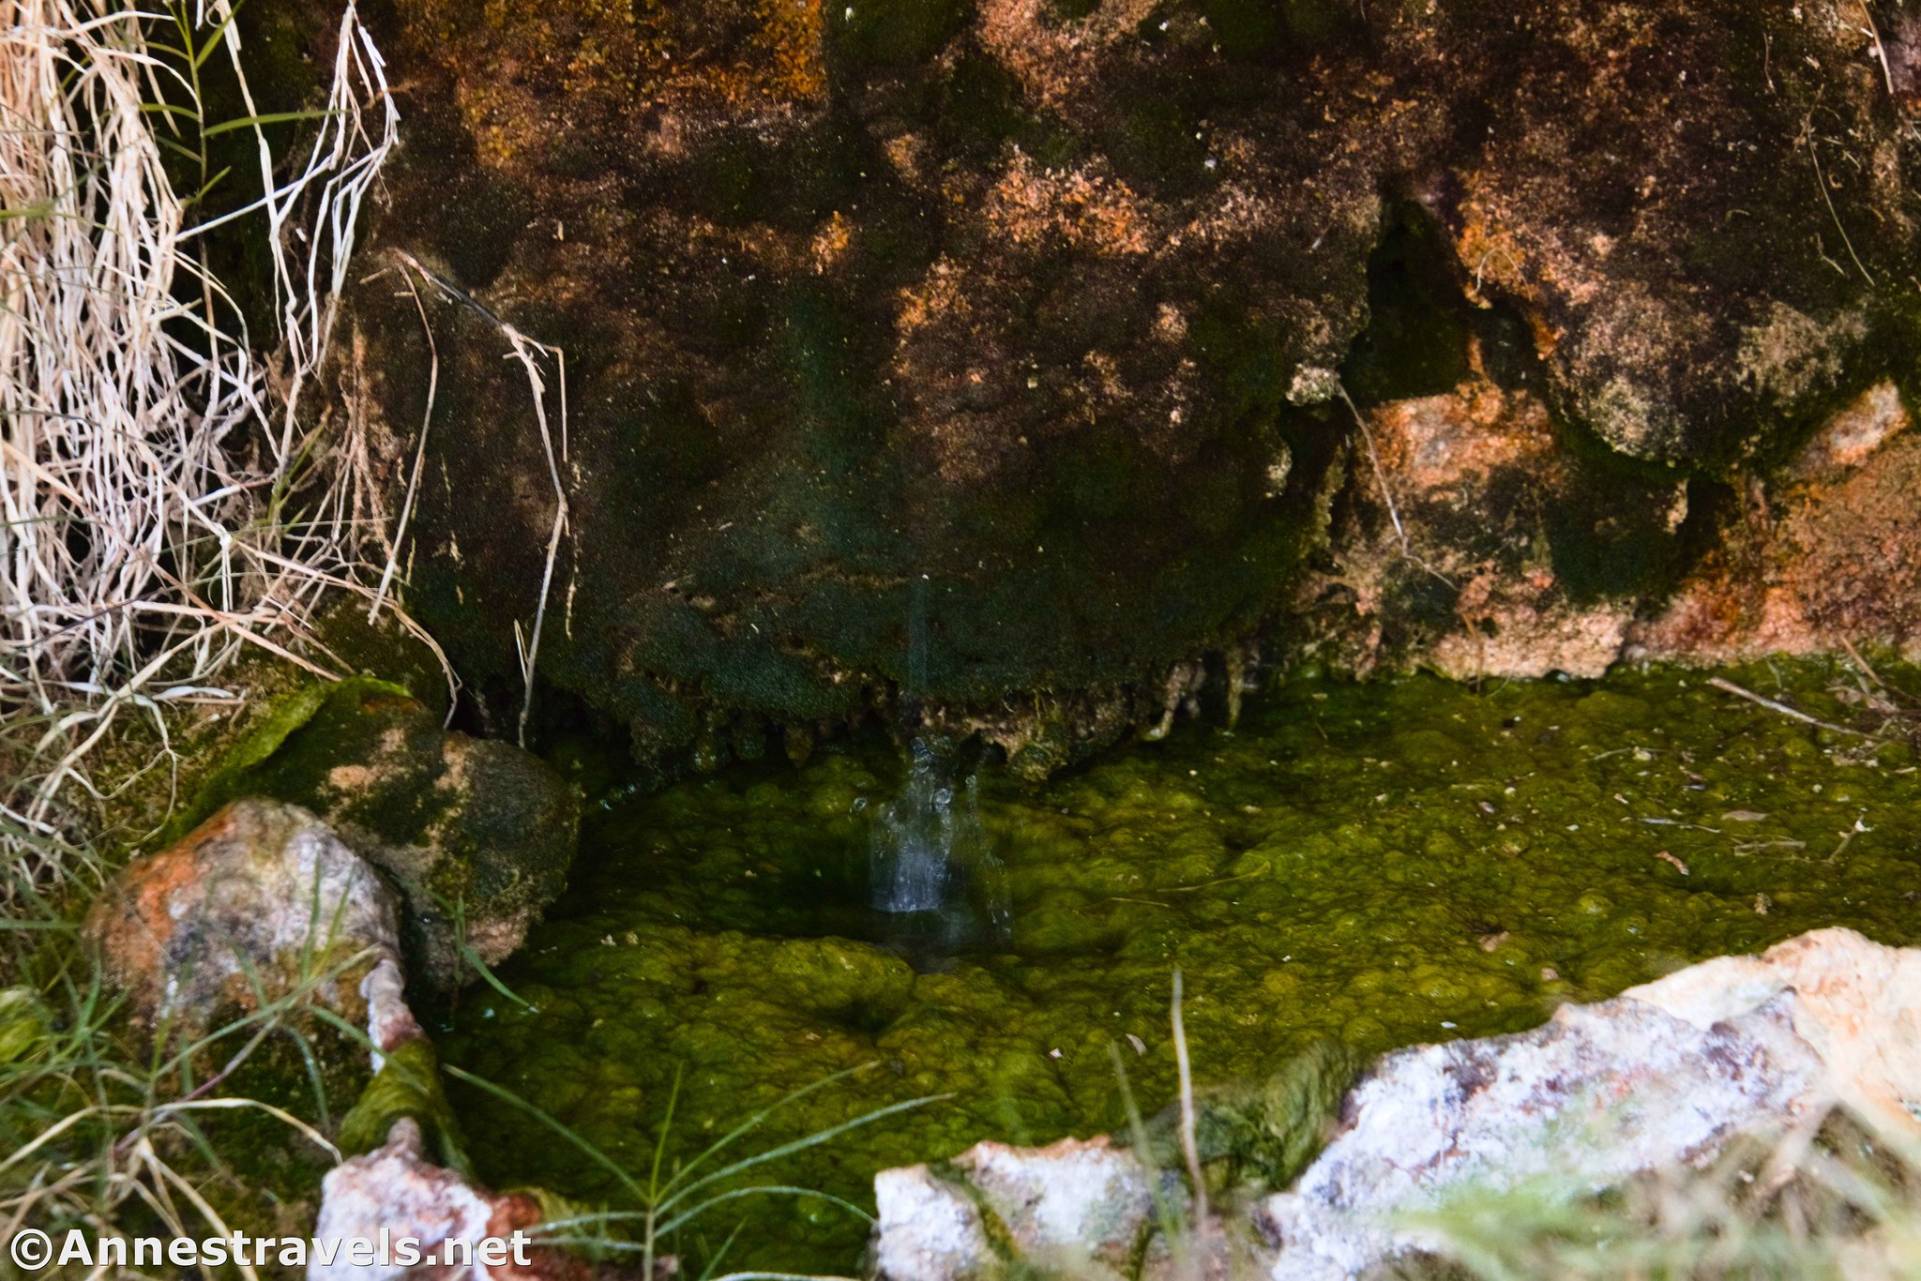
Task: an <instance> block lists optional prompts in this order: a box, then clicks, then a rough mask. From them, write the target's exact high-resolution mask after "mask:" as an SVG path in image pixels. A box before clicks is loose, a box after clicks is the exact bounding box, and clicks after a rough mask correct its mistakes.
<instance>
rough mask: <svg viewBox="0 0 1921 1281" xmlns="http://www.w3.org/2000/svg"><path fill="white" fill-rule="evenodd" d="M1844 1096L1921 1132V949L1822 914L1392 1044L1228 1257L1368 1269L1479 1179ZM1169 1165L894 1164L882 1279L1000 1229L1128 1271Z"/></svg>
mask: <svg viewBox="0 0 1921 1281" xmlns="http://www.w3.org/2000/svg"><path fill="white" fill-rule="evenodd" d="M1837 1103H1838V1104H1842V1105H1845V1106H1847V1107H1850V1108H1852V1109H1854V1110H1855V1111H1856V1112H1858V1113H1860V1114H1862V1115H1863V1116H1865V1117H1867V1118H1870V1119H1872V1120H1878V1121H1880V1122H1881V1123H1883V1124H1886V1125H1889V1126H1892V1127H1896V1128H1897V1129H1900V1130H1905V1131H1906V1132H1908V1133H1911V1134H1921V1124H1917V1122H1916V1120H1915V1113H1914V1110H1913V1109H1914V1105H1916V1104H1917V1103H1921V949H1901V948H1889V947H1882V946H1880V945H1879V944H1876V943H1874V942H1871V941H1870V940H1868V939H1866V938H1863V937H1862V936H1861V935H1859V934H1856V933H1854V932H1853V931H1851V930H1841V929H1834V930H1817V931H1814V932H1812V933H1809V934H1804V935H1802V936H1800V937H1799V938H1795V939H1791V940H1789V941H1788V942H1785V943H1782V944H1780V945H1778V946H1776V947H1774V948H1771V949H1770V950H1769V951H1767V952H1766V953H1764V954H1763V955H1761V956H1743V957H1723V958H1720V959H1718V960H1713V961H1707V962H1704V963H1702V964H1700V965H1696V966H1692V967H1690V968H1688V969H1685V970H1681V971H1679V972H1677V973H1675V974H1671V975H1669V976H1668V977H1666V978H1664V979H1661V980H1659V981H1658V982H1654V983H1649V984H1645V985H1643V986H1641V987H1637V988H1633V989H1631V990H1629V991H1627V992H1624V993H1623V994H1622V995H1620V996H1619V997H1616V998H1615V999H1613V1000H1611V1001H1603V1002H1600V1003H1598V1004H1595V1005H1590V1006H1565V1007H1563V1008H1562V1009H1560V1010H1559V1011H1557V1012H1556V1013H1555V1015H1554V1017H1553V1018H1551V1019H1549V1020H1548V1021H1547V1022H1546V1023H1545V1024H1544V1025H1542V1026H1541V1027H1539V1028H1536V1029H1534V1030H1532V1031H1529V1032H1523V1033H1518V1034H1516V1035H1513V1036H1502V1037H1490V1038H1487V1039H1484V1040H1479V1041H1455V1042H1451V1043H1449V1044H1446V1045H1426V1046H1417V1047H1414V1048H1412V1049H1408V1050H1403V1051H1400V1052H1398V1053H1394V1054H1390V1055H1388V1056H1386V1057H1385V1058H1383V1059H1381V1060H1380V1061H1379V1062H1378V1063H1377V1064H1376V1065H1375V1067H1374V1069H1373V1070H1372V1071H1371V1072H1370V1073H1369V1074H1368V1075H1367V1076H1366V1077H1365V1078H1363V1079H1362V1081H1361V1082H1360V1083H1359V1084H1358V1085H1356V1086H1355V1088H1354V1089H1353V1090H1351V1091H1350V1092H1349V1094H1348V1096H1347V1098H1346V1100H1345V1101H1344V1105H1343V1108H1342V1117H1343V1122H1342V1128H1341V1130H1340V1131H1339V1132H1338V1133H1337V1134H1336V1135H1335V1136H1334V1137H1333V1138H1332V1140H1331V1141H1330V1142H1329V1144H1328V1146H1327V1148H1326V1149H1325V1150H1324V1151H1323V1152H1322V1153H1321V1155H1320V1157H1319V1158H1318V1159H1316V1160H1315V1162H1314V1163H1313V1164H1312V1165H1311V1166H1310V1167H1309V1168H1308V1169H1307V1171H1306V1172H1305V1173H1304V1174H1303V1175H1302V1176H1301V1177H1300V1179H1299V1180H1298V1181H1297V1182H1296V1183H1295V1185H1294V1187H1293V1188H1292V1189H1290V1190H1289V1191H1287V1192H1283V1193H1280V1194H1277V1195H1274V1196H1269V1197H1267V1198H1265V1199H1263V1200H1261V1201H1260V1202H1258V1203H1257V1204H1254V1205H1252V1206H1250V1207H1244V1208H1240V1209H1235V1208H1233V1207H1232V1206H1231V1205H1230V1207H1229V1209H1228V1211H1227V1213H1228V1214H1229V1215H1230V1216H1232V1218H1231V1221H1228V1222H1225V1223H1223V1224H1220V1225H1217V1226H1218V1227H1219V1228H1221V1229H1222V1231H1220V1232H1218V1233H1211V1234H1210V1235H1211V1237H1212V1239H1213V1240H1214V1241H1215V1242H1216V1243H1217V1244H1220V1245H1221V1250H1219V1251H1216V1252H1214V1253H1217V1254H1219V1255H1220V1260H1219V1261H1225V1260H1226V1256H1227V1254H1228V1253H1232V1254H1233V1255H1234V1256H1235V1268H1227V1269H1225V1270H1224V1266H1225V1265H1224V1263H1223V1267H1215V1266H1213V1264H1212V1263H1210V1264H1209V1265H1208V1273H1209V1275H1215V1274H1217V1273H1218V1274H1220V1275H1226V1274H1227V1272H1229V1271H1233V1272H1234V1273H1235V1274H1236V1275H1239V1274H1240V1270H1239V1260H1240V1259H1241V1257H1242V1250H1243V1245H1244V1244H1245V1243H1247V1242H1248V1240H1249V1238H1250V1237H1253V1238H1258V1241H1259V1242H1261V1243H1264V1244H1261V1245H1259V1246H1258V1247H1257V1248H1256V1250H1255V1253H1254V1258H1253V1262H1254V1265H1255V1266H1254V1270H1255V1271H1256V1272H1259V1271H1265V1272H1266V1273H1267V1274H1268V1275H1269V1276H1270V1277H1271V1278H1272V1279H1273V1281H1336V1279H1337V1278H1347V1277H1354V1276H1358V1275H1360V1274H1362V1273H1363V1272H1365V1271H1366V1270H1367V1269H1369V1268H1371V1267H1373V1266H1375V1265H1377V1264H1380V1263H1383V1262H1386V1261H1388V1260H1391V1259H1393V1258H1395V1257H1396V1256H1399V1255H1403V1254H1406V1253H1409V1252H1411V1251H1414V1250H1418V1249H1420V1248H1422V1247H1424V1246H1431V1245H1433V1244H1435V1242H1433V1241H1431V1240H1429V1239H1427V1238H1424V1237H1423V1236H1422V1235H1421V1232H1420V1231H1419V1229H1418V1228H1416V1227H1415V1226H1413V1225H1411V1224H1409V1223H1408V1222H1407V1221H1406V1220H1405V1219H1404V1217H1403V1216H1406V1215H1408V1214H1410V1213H1414V1214H1418V1213H1419V1212H1420V1211H1422V1210H1426V1209H1431V1208H1433V1207H1434V1206H1436V1205H1437V1204H1439V1203H1441V1202H1442V1201H1444V1200H1445V1199H1447V1198H1448V1197H1449V1196H1451V1195H1453V1194H1456V1193H1460V1192H1463V1191H1466V1190H1468V1189H1469V1188H1473V1189H1476V1190H1480V1191H1495V1190H1500V1189H1503V1188H1511V1187H1514V1186H1517V1185H1519V1184H1521V1183H1524V1182H1527V1181H1530V1180H1534V1179H1552V1180H1555V1181H1557V1182H1559V1183H1561V1184H1563V1185H1565V1186H1568V1187H1570V1188H1580V1187H1585V1188H1591V1189H1600V1188H1603V1187H1606V1186H1609V1185H1612V1184H1618V1183H1620V1182H1622V1181H1624V1180H1626V1179H1628V1178H1630V1177H1631V1176H1634V1175H1636V1174H1640V1173H1644V1172H1649V1171H1654V1170H1659V1169H1665V1168H1673V1167H1675V1166H1677V1165H1684V1164H1697V1165H1698V1164H1703V1163H1705V1162H1707V1161H1708V1160H1710V1159H1712V1158H1713V1157H1714V1156H1715V1155H1717V1154H1718V1153H1719V1152H1720V1151H1721V1150H1722V1149H1723V1148H1724V1146H1725V1145H1726V1144H1727V1143H1728V1142H1729V1141H1730V1140H1732V1139H1734V1138H1735V1137H1737V1136H1741V1135H1754V1134H1760V1135H1765V1134H1768V1133H1771V1132H1774V1131H1777V1130H1779V1129H1780V1128H1781V1127H1783V1126H1785V1125H1788V1124H1790V1123H1792V1122H1794V1121H1796V1120H1799V1119H1813V1118H1816V1117H1818V1116H1819V1115H1821V1114H1822V1113H1823V1112H1824V1110H1825V1109H1827V1108H1828V1107H1830V1106H1833V1105H1835V1104H1837ZM1171 1177H1172V1176H1168V1175H1164V1174H1162V1175H1156V1174H1154V1173H1151V1172H1149V1171H1147V1170H1145V1169H1144V1168H1143V1167H1142V1166H1141V1165H1140V1164H1139V1163H1138V1162H1137V1161H1136V1160H1135V1158H1134V1157H1133V1155H1132V1154H1131V1153H1128V1152H1125V1151H1119V1150H1115V1149H1111V1148H1109V1147H1108V1146H1107V1144H1106V1142H1105V1141H1104V1140H1096V1141H1094V1142H1092V1143H1082V1142H1078V1141H1074V1140H1063V1141H1062V1142H1060V1143H1056V1144H1054V1145H1052V1146H1050V1147H1047V1148H1040V1149H1020V1148H1010V1147H1007V1146H1005V1145H1002V1144H997V1143H983V1144H980V1145H977V1146H976V1147H974V1148H973V1149H971V1150H970V1151H968V1152H966V1153H964V1154H963V1155H961V1156H960V1157H958V1158H956V1159H955V1160H954V1161H953V1162H952V1163H951V1168H950V1169H948V1170H946V1171H944V1172H943V1174H936V1173H935V1172H933V1171H930V1170H929V1169H928V1167H926V1166H914V1167H911V1168H909V1169H904V1170H889V1171H886V1172H884V1173H882V1174H881V1175H879V1176H878V1177H877V1178H876V1179H875V1194H876V1197H877V1199H878V1201H879V1205H880V1218H879V1223H878V1225H877V1228H876V1233H877V1235H876V1239H875V1249H876V1258H877V1263H878V1266H879V1273H880V1276H881V1277H882V1278H884V1279H885V1281H979V1279H981V1278H989V1277H995V1276H998V1275H1001V1274H1002V1273H1003V1272H1004V1271H1005V1270H1006V1261H1004V1260H1002V1259H1000V1258H999V1257H998V1256H997V1255H996V1253H995V1252H994V1249H993V1246H992V1244H991V1242H992V1241H993V1240H1000V1241H1002V1243H1003V1244H1006V1245H1011V1246H1012V1247H1013V1249H1014V1251H1015V1252H1016V1253H1017V1254H1019V1255H1020V1257H1021V1260H1022V1262H1024V1263H1029V1264H1034V1265H1038V1266H1040V1267H1043V1268H1053V1269H1056V1270H1060V1269H1062V1268H1066V1269H1069V1270H1070V1271H1071V1272H1072V1274H1073V1275H1080V1276H1093V1277H1106V1276H1112V1275H1115V1274H1116V1273H1117V1272H1118V1271H1119V1270H1120V1269H1123V1268H1125V1267H1126V1266H1127V1264H1128V1263H1129V1261H1130V1259H1132V1258H1135V1257H1137V1256H1135V1255H1132V1254H1130V1253H1128V1252H1127V1251H1131V1250H1133V1249H1135V1248H1137V1247H1138V1245H1139V1244H1140V1242H1141V1239H1142V1236H1143V1235H1144V1234H1146V1233H1148V1232H1149V1231H1150V1229H1151V1227H1152V1224H1153V1196H1152V1191H1151V1189H1152V1188H1153V1182H1152V1180H1153V1179H1155V1178H1162V1179H1171ZM1164 1186H1167V1187H1171V1189H1172V1191H1173V1193H1174V1195H1175V1196H1176V1197H1179V1196H1180V1190H1179V1186H1178V1183H1171V1184H1166V1185H1164ZM986 1213H991V1214H992V1216H993V1218H994V1220H996V1221H997V1223H998V1229H1004V1236H1002V1235H1000V1233H999V1232H998V1231H997V1232H994V1233H990V1232H989V1231H988V1229H987V1225H986V1219H985V1217H984V1216H985V1214H986ZM1123 1242H1125V1243H1126V1244H1127V1250H1122V1249H1120V1248H1119V1247H1120V1244H1121V1243H1123ZM1155 1249H1156V1245H1155V1244H1150V1246H1149V1252H1148V1260H1149V1262H1150V1264H1151V1263H1152V1261H1153V1260H1154V1258H1155V1257H1156V1256H1155ZM1162 1253H1163V1254H1164V1253H1166V1252H1165V1251H1162Z"/></svg>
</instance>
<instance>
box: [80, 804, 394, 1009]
mask: <svg viewBox="0 0 1921 1281" xmlns="http://www.w3.org/2000/svg"><path fill="white" fill-rule="evenodd" d="M86 928H87V933H88V935H89V936H90V937H91V938H92V939H93V940H94V941H95V943H96V944H97V945H98V946H99V948H100V951H101V954H102V957H103V960H104V962H105V965H106V969H107V973H108V974H109V975H110V976H111V977H112V978H113V979H114V980H115V981H116V982H117V983H118V984H119V985H120V986H121V987H123V988H125V989H126V991H127V993H128V995H129V997H130V999H131V1003H132V1008H133V1010H134V1012H135V1014H136V1015H137V1016H138V1017H139V1018H141V1019H142V1020H143V1021H144V1022H146V1023H148V1024H149V1025H157V1024H160V1023H163V1022H164V1023H166V1024H168V1025H169V1026H172V1027H174V1028H176V1029H182V1030H186V1029H193V1028H202V1027H205V1026H207V1025H208V1024H209V1023H210V1022H211V1021H213V1020H214V1019H216V1018H217V1017H219V1016H221V1015H222V1014H223V1013H225V1012H230V1011H234V1010H243V1011H244V1010H250V1009H253V1008H256V1006H257V1004H258V999H257V993H264V994H265V995H266V996H267V997H268V998H269V999H278V998H281V997H284V996H287V995H289V994H299V993H304V994H305V995H304V996H303V997H302V999H311V1000H314V1001H318V1002H319V1003H321V1004H323V1005H325V1006H327V1007H328V1008H330V1009H332V1010H333V1011H335V1012H336V1013H338V1014H340V1015H342V1016H343V1017H345V1018H347V1019H348V1020H350V1021H352V1022H354V1023H356V1024H360V1025H363V1026H364V1025H367V1024H368V1022H369V1018H370V1015H377V1016H378V1017H377V1018H375V1019H374V1022H375V1023H376V1024H379V1025H391V1024H393V1023H394V1022H395V1021H396V1020H397V1019H398V1013H397V1012H395V1011H393V1010H392V1009H390V1008H388V1002H387V999H386V998H392V999H394V1000H397V999H398V986H399V985H398V983H394V982H388V981H387V980H386V979H384V978H382V979H379V980H377V981H375V982H374V983H373V984H372V985H371V988H372V990H371V991H370V990H369V980H370V979H373V978H374V976H375V975H376V974H377V973H378V974H381V975H386V974H390V973H397V971H395V970H393V969H392V967H393V966H394V965H395V964H396V958H397V956H398V929H399V921H398V906H397V903H396V900H395V898H394V895H393V892H392V891H391V890H390V889H389V888H388V887H387V885H386V884H385V882H383V881H382V880H381V879H380V877H379V875H378V874H377V873H376V872H375V871H374V870H373V869H372V868H371V867H369V866H368V865H367V864H366V863H365V862H363V861H362V860H361V858H360V857H359V856H358V855H356V854H355V853H354V852H353V851H352V850H350V849H348V848H347V846H346V845H344V844H343V843H342V842H341V841H340V839H339V838H338V837H336V836H335V835H334V834H333V832H332V831H330V830H329V829H328V828H327V827H326V825H325V824H323V823H321V822H320V820H319V819H317V818H315V817H314V816H313V815H312V814H311V813H309V812H308V811H306V810H304V809H301V808H300V807H299V806H296V805H283V804H280V803H278V802H274V801H263V800H241V801H236V802H234V803H233V804H231V805H228V806H227V807H226V808H225V809H222V810H221V811H220V812H219V813H217V814H215V815H214V816H213V817H212V818H210V819H208V820H207V821H206V822H205V823H203V824H202V825H201V826H199V827H198V828H196V829H194V831H192V832H191V833H189V834H188V835H187V836H186V837H184V838H183V839H182V840H180V841H179V842H178V843H177V844H174V845H172V846H169V847H168V848H166V849H164V850H161V851H159V852H158V853H155V854H149V855H145V856H143V857H140V858H136V859H135V860H134V861H133V862H132V863H130V864H128V865H127V867H126V869H125V870H124V871H122V872H121V874H120V876H119V877H118V878H117V879H116V880H115V881H114V883H113V884H112V885H110V886H108V888H107V889H106V890H105V891H104V892H103V893H102V894H101V896H100V899H99V901H98V902H97V903H96V904H95V906H94V908H93V910H92V912H91V914H90V915H89V916H88V918H87V927H86ZM383 964H384V965H385V966H386V967H388V968H387V969H382V966H383ZM376 994H378V995H379V996H380V997H381V1000H379V1001H376V1002H374V1005H373V1008H372V1009H371V1010H370V997H372V996H374V995H376ZM401 1009H402V1011H404V1006H402V1007H401Z"/></svg>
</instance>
